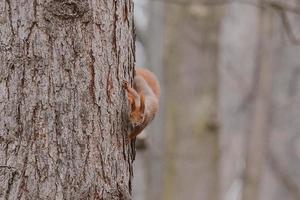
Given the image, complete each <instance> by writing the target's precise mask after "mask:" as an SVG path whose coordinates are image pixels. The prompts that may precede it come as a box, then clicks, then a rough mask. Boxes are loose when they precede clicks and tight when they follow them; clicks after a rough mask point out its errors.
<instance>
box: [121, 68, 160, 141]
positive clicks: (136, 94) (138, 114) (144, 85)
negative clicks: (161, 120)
mask: <svg viewBox="0 0 300 200" xmlns="http://www.w3.org/2000/svg"><path fill="white" fill-rule="evenodd" d="M123 87H124V89H125V90H126V91H127V97H128V100H129V103H130V108H131V109H130V113H129V120H130V124H131V128H132V129H131V132H130V133H129V138H130V139H132V138H135V137H136V136H137V135H138V134H139V133H141V132H142V130H143V129H144V128H145V127H146V126H147V125H148V124H149V123H150V122H151V121H152V120H153V119H154V117H155V114H156V113H157V111H158V107H159V96H160V87H159V82H158V80H157V78H156V76H155V75H154V74H153V73H152V72H151V71H149V70H148V69H145V68H136V70H135V77H134V79H133V87H130V86H129V84H128V82H126V81H125V82H124V83H123Z"/></svg>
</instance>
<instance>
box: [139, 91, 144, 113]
mask: <svg viewBox="0 0 300 200" xmlns="http://www.w3.org/2000/svg"><path fill="white" fill-rule="evenodd" d="M140 105H141V111H142V113H144V112H145V96H144V95H143V94H141V104H140Z"/></svg>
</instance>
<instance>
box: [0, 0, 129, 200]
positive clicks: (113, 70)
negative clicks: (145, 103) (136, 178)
mask: <svg viewBox="0 0 300 200" xmlns="http://www.w3.org/2000/svg"><path fill="white" fill-rule="evenodd" d="M132 16H133V4H132V1H131V0H120V1H114V0H109V1H107V0H89V1H87V0H83V1H79V0H63V1H56V0H32V1H30V0H22V1H19V0H6V1H4V0H2V1H0V62H1V64H0V180H1V184H0V199H47V200H48V199H57V200H58V199H131V179H132V159H133V154H134V151H132V148H131V147H132V146H131V145H129V144H128V140H127V129H128V127H127V114H126V113H127V109H128V108H127V106H126V105H127V104H126V100H125V93H124V91H123V90H122V81H123V80H125V79H126V80H128V79H131V78H132V74H133V73H132V72H133V63H134V38H133V18H132Z"/></svg>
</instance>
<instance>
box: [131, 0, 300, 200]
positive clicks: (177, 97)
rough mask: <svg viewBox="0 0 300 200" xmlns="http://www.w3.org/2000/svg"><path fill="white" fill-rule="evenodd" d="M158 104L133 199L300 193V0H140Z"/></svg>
mask: <svg viewBox="0 0 300 200" xmlns="http://www.w3.org/2000/svg"><path fill="white" fill-rule="evenodd" d="M135 25H136V32H137V44H136V45H137V54H136V57H137V65H138V66H142V67H148V68H150V69H151V70H152V71H154V72H155V73H156V74H158V76H159V79H160V82H161V85H162V101H161V105H160V113H159V115H158V116H157V118H156V119H155V120H154V122H153V123H152V125H151V126H150V128H148V129H147V136H146V139H145V142H146V146H145V148H143V149H139V150H138V152H137V158H136V161H135V163H134V165H135V166H134V168H135V175H134V186H133V188H134V199H135V200H153V199H163V200H185V199H189V200H199V199H203V200H217V199H218V200H219V199H220V200H259V199H261V200H283V199H284V200H299V199H300V135H299V130H300V121H299V119H300V109H299V108H300V79H299V78H300V59H299V56H300V1H299V0H206V1H204V0H165V1H163V0H135Z"/></svg>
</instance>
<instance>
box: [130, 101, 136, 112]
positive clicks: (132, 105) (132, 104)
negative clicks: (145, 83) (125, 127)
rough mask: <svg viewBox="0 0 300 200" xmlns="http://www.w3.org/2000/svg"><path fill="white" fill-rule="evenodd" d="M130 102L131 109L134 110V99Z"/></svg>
mask: <svg viewBox="0 0 300 200" xmlns="http://www.w3.org/2000/svg"><path fill="white" fill-rule="evenodd" d="M130 103H131V109H132V110H135V109H136V107H135V101H131V102H130Z"/></svg>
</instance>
